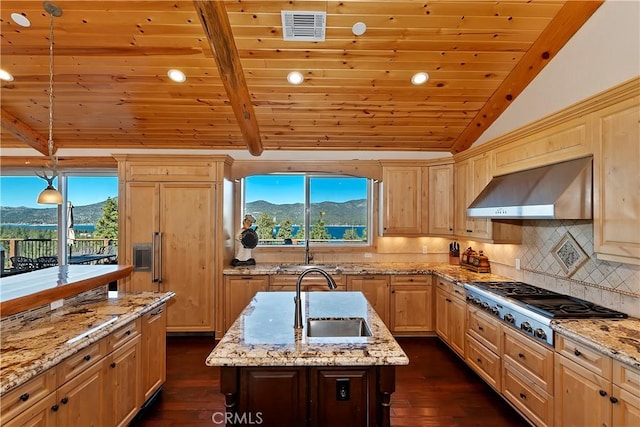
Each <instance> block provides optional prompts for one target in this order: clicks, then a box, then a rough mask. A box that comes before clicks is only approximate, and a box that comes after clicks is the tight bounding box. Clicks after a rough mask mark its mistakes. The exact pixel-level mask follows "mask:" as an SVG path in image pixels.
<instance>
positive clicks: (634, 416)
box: [611, 384, 640, 426]
mask: <svg viewBox="0 0 640 427" xmlns="http://www.w3.org/2000/svg"><path fill="white" fill-rule="evenodd" d="M611 402H612V403H613V405H612V407H613V422H612V424H611V425H612V426H640V396H639V395H635V394H632V393H630V392H628V391H627V390H623V389H622V388H620V387H618V386H617V385H615V384H614V386H613V395H612V397H611Z"/></svg>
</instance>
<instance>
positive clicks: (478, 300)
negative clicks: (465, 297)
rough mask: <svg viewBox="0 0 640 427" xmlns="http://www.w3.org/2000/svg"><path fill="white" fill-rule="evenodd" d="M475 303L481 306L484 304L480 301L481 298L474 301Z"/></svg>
mask: <svg viewBox="0 0 640 427" xmlns="http://www.w3.org/2000/svg"><path fill="white" fill-rule="evenodd" d="M473 303H474V304H475V305H480V304H481V303H482V301H480V298H474V299H473Z"/></svg>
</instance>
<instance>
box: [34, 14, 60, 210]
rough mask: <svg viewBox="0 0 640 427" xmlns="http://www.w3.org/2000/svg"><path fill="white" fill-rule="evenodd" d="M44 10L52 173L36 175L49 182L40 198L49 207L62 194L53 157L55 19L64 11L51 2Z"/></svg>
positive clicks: (58, 201)
mask: <svg viewBox="0 0 640 427" xmlns="http://www.w3.org/2000/svg"><path fill="white" fill-rule="evenodd" d="M43 6H44V10H45V11H46V12H47V13H48V14H49V16H50V20H49V140H48V144H47V145H48V148H49V158H50V159H51V166H52V169H53V170H52V172H51V176H50V177H49V176H48V175H47V174H46V172H43V173H42V174H39V173H37V172H36V175H37V176H39V177H40V178H42V179H44V180H45V181H47V188H45V189H44V190H42V192H41V193H40V195H39V196H38V203H41V204H47V205H61V204H62V194H61V193H60V192H59V191H58V190H56V189H55V187H54V186H53V180H54V178H55V177H56V175H57V173H58V168H57V166H58V158H57V157H55V156H54V155H53V153H54V149H53V18H54V17H59V16H62V9H60V8H59V7H58V6H57V5H55V4H54V3H51V2H48V1H47V2H44V3H43Z"/></svg>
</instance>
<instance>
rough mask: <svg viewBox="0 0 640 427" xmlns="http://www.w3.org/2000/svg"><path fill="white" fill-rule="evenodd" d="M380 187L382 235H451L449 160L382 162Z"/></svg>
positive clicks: (451, 173) (451, 168) (450, 165)
mask: <svg viewBox="0 0 640 427" xmlns="http://www.w3.org/2000/svg"><path fill="white" fill-rule="evenodd" d="M382 189H383V191H382V197H381V200H382V207H381V209H380V215H381V217H382V233H383V235H385V236H426V235H433V236H451V235H453V223H454V218H453V209H454V199H453V197H454V196H453V163H451V162H446V163H438V164H433V165H428V166H419V165H416V164H415V163H405V164H401V163H398V162H394V163H391V164H390V165H383V168H382Z"/></svg>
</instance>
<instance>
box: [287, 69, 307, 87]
mask: <svg viewBox="0 0 640 427" xmlns="http://www.w3.org/2000/svg"><path fill="white" fill-rule="evenodd" d="M287 81H288V82H289V83H291V84H292V85H299V84H300V83H302V82H303V81H304V77H303V76H302V73H301V72H299V71H292V72H290V73H289V74H288V75H287Z"/></svg>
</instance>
